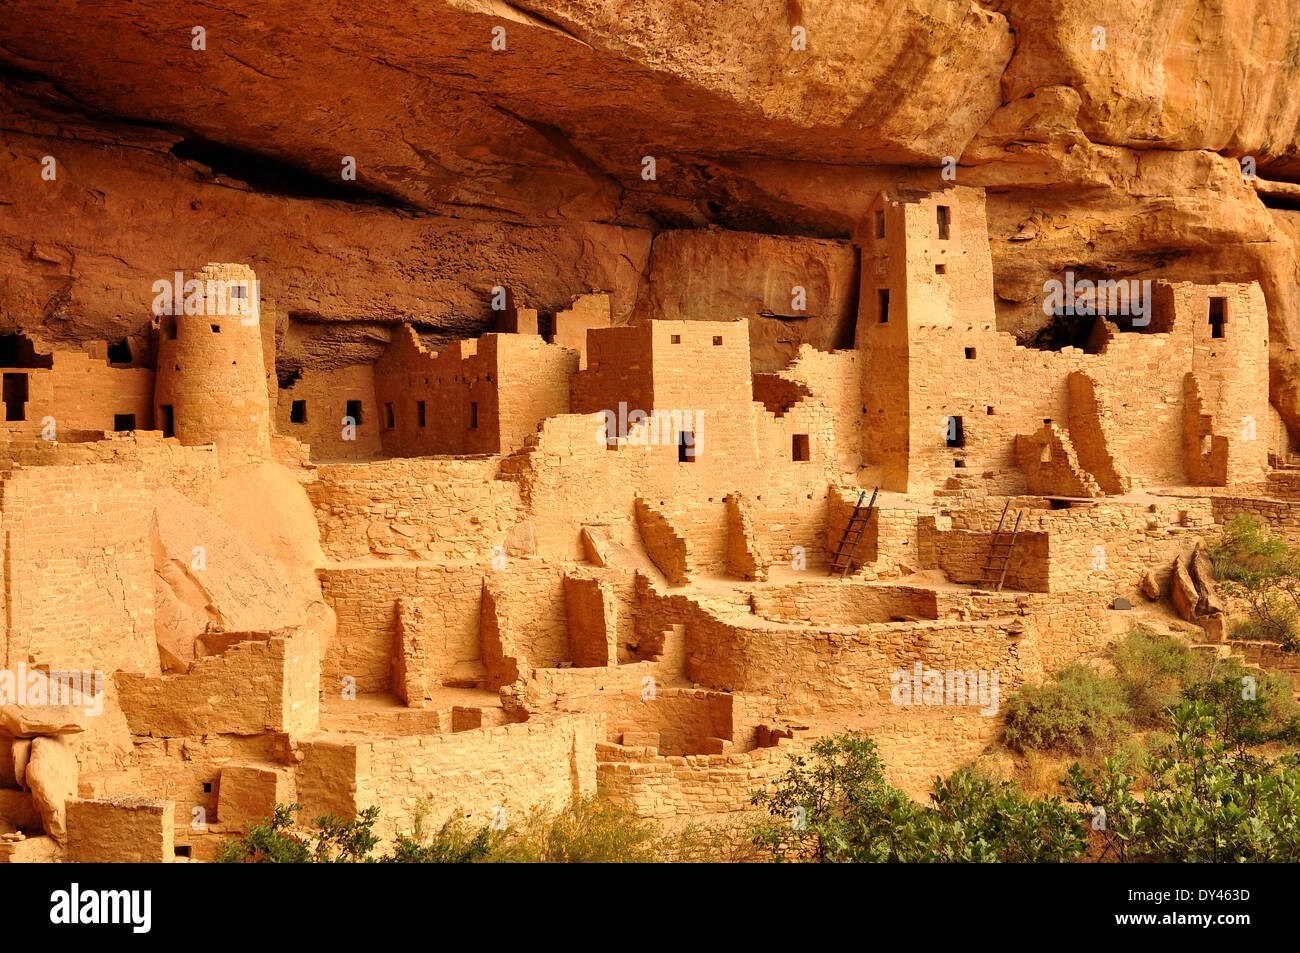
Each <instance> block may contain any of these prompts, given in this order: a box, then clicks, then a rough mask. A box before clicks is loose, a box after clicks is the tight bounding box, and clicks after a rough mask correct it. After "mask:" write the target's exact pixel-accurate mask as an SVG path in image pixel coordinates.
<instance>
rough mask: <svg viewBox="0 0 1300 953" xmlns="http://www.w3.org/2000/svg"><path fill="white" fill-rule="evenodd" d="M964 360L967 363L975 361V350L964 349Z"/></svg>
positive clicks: (970, 348) (971, 348)
mask: <svg viewBox="0 0 1300 953" xmlns="http://www.w3.org/2000/svg"><path fill="white" fill-rule="evenodd" d="M966 360H968V361H973V360H975V349H974V348H973V347H968V348H966Z"/></svg>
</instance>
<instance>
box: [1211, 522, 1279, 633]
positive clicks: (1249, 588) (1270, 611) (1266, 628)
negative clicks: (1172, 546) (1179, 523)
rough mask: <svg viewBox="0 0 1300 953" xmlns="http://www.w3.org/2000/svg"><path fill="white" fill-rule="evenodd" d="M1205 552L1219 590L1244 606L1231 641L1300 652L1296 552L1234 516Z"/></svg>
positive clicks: (1261, 528)
mask: <svg viewBox="0 0 1300 953" xmlns="http://www.w3.org/2000/svg"><path fill="white" fill-rule="evenodd" d="M1209 551H1210V559H1211V560H1212V562H1213V563H1214V571H1215V574H1216V575H1217V576H1218V578H1219V580H1220V584H1219V588H1220V589H1221V590H1222V591H1223V593H1224V594H1225V595H1227V596H1229V597H1230V598H1238V599H1241V600H1242V601H1243V602H1245V603H1246V605H1247V609H1248V612H1249V618H1248V619H1247V620H1245V621H1243V622H1241V623H1239V624H1238V625H1236V626H1235V627H1234V628H1233V632H1232V634H1233V636H1234V637H1235V638H1250V639H1263V640H1267V641H1271V642H1278V643H1280V644H1281V645H1282V648H1283V649H1284V650H1286V651H1288V652H1294V651H1297V650H1300V550H1296V549H1293V548H1292V547H1290V546H1289V545H1287V543H1286V541H1285V540H1282V539H1279V538H1277V537H1275V536H1269V535H1267V534H1266V533H1265V532H1264V528H1263V524H1262V523H1261V522H1260V521H1259V520H1257V519H1255V518H1254V517H1252V516H1248V515H1246V514H1244V513H1238V514H1237V515H1235V516H1234V517H1233V518H1232V519H1231V520H1229V521H1228V524H1227V526H1226V527H1225V528H1224V533H1223V538H1222V539H1220V540H1219V541H1218V542H1217V543H1216V544H1214V545H1213V546H1211V547H1210V550H1209Z"/></svg>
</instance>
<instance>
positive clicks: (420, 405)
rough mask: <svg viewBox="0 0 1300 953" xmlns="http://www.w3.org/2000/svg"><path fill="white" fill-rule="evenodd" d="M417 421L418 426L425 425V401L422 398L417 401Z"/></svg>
mask: <svg viewBox="0 0 1300 953" xmlns="http://www.w3.org/2000/svg"><path fill="white" fill-rule="evenodd" d="M415 422H416V425H417V426H420V427H423V426H424V401H422V400H417V401H416V402H415Z"/></svg>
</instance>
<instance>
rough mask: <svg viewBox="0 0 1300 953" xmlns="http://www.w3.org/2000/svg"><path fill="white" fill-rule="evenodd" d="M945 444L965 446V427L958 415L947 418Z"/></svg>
mask: <svg viewBox="0 0 1300 953" xmlns="http://www.w3.org/2000/svg"><path fill="white" fill-rule="evenodd" d="M947 444H948V446H950V447H964V446H966V427H965V425H964V424H963V422H962V419H961V418H960V417H955V416H954V417H949V418H948V437H947Z"/></svg>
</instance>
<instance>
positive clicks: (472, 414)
mask: <svg viewBox="0 0 1300 953" xmlns="http://www.w3.org/2000/svg"><path fill="white" fill-rule="evenodd" d="M469 429H470V430H478V401H476V400H475V401H471V402H470V405H469Z"/></svg>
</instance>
